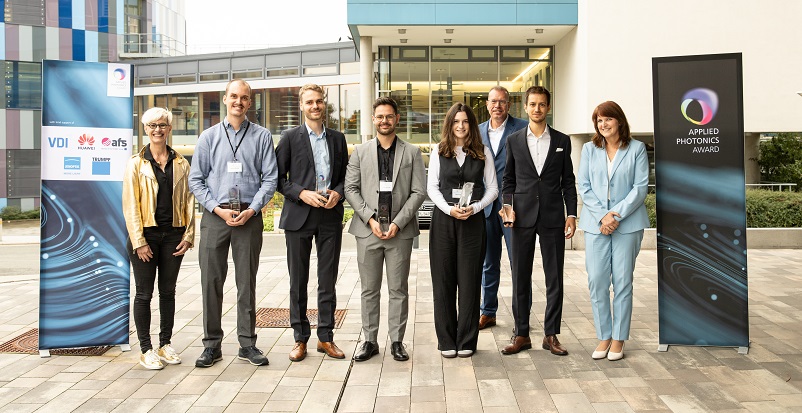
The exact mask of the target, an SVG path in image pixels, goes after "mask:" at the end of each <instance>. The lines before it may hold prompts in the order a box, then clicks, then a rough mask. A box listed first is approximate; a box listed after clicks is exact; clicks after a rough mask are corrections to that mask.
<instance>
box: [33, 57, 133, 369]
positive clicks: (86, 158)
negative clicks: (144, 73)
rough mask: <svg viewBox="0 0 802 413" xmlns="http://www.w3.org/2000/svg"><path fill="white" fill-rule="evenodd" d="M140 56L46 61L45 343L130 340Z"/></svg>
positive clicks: (41, 317)
mask: <svg viewBox="0 0 802 413" xmlns="http://www.w3.org/2000/svg"><path fill="white" fill-rule="evenodd" d="M131 79H132V71H131V65H128V64H111V63H91V62H71V61H55V60H45V61H44V62H42V142H41V149H42V202H41V205H42V227H41V250H40V255H39V260H40V274H41V276H40V283H39V350H40V353H41V354H42V355H47V354H48V350H50V349H56V348H71V347H89V346H100V345H122V346H123V347H124V348H128V329H129V326H128V324H129V322H128V314H129V292H130V291H129V290H130V275H129V261H128V254H127V253H126V251H125V242H126V237H127V232H126V229H125V221H124V219H123V215H122V209H121V202H122V179H123V173H124V171H125V164H126V162H127V160H128V158H130V156H131V145H132V137H133V82H132V81H131Z"/></svg>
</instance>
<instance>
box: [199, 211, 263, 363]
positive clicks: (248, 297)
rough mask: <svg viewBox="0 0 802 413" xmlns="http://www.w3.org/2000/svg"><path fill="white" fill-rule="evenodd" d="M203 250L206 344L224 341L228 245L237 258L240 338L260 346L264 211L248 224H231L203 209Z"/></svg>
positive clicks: (212, 345)
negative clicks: (258, 326) (259, 273)
mask: <svg viewBox="0 0 802 413" xmlns="http://www.w3.org/2000/svg"><path fill="white" fill-rule="evenodd" d="M200 231H201V238H200V251H198V260H199V261H200V269H201V290H202V295H203V346H204V347H207V348H220V345H221V343H222V341H223V335H224V332H223V327H222V326H221V318H222V316H223V285H224V284H225V282H226V275H227V274H228V248H229V246H230V247H231V252H232V258H233V260H234V281H235V282H236V285H237V337H238V340H239V345H240V347H249V346H255V345H256V271H258V270H259V253H260V252H261V250H262V214H261V213H257V214H256V215H254V216H252V217H251V218H250V219H249V220H248V221H247V222H246V223H245V225H242V226H238V227H230V226H228V225H226V222H225V221H224V220H223V219H222V218H220V217H218V216H217V215H216V214H214V213H212V212H209V211H208V210H205V209H204V211H203V220H201V225H200Z"/></svg>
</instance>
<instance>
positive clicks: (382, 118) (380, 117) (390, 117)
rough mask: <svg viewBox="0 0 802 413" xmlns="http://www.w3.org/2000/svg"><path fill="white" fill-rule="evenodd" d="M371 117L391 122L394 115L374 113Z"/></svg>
mask: <svg viewBox="0 0 802 413" xmlns="http://www.w3.org/2000/svg"><path fill="white" fill-rule="evenodd" d="M373 119H376V120H377V121H379V122H384V120H385V119H387V120H388V121H391V122H392V120H393V119H395V115H375V116H373Z"/></svg>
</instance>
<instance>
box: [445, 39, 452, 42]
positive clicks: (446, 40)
mask: <svg viewBox="0 0 802 413" xmlns="http://www.w3.org/2000/svg"><path fill="white" fill-rule="evenodd" d="M443 43H451V39H443Z"/></svg>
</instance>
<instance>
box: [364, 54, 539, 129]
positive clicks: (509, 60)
mask: <svg viewBox="0 0 802 413" xmlns="http://www.w3.org/2000/svg"><path fill="white" fill-rule="evenodd" d="M378 68H379V94H380V95H383V96H391V97H393V98H395V99H396V100H397V101H398V102H399V106H400V107H399V111H400V112H401V123H400V125H399V128H398V134H399V136H402V137H403V138H404V139H405V140H407V141H409V142H412V143H416V144H432V143H437V142H439V140H440V133H441V132H440V128H441V127H442V121H443V118H444V117H445V114H446V112H447V111H448V109H449V108H450V107H451V105H453V104H454V103H455V102H462V103H465V104H467V105H469V106H470V107H471V108H473V110H474V113H475V114H476V116H477V118H478V119H479V122H484V121H486V120H487V119H488V117H489V115H488V112H487V109H486V107H485V103H486V101H487V92H488V91H489V90H490V88H492V87H493V86H496V85H501V86H504V87H506V88H507V89H508V90H509V91H510V100H511V104H512V105H511V107H510V113H511V114H512V115H513V116H517V117H525V114H524V111H523V106H524V105H523V102H522V97H523V93H524V92H525V91H526V89H527V88H529V87H530V86H544V87H546V88H548V89H549V90H550V91H552V92H554V91H553V79H552V71H553V60H552V48H551V47H525V46H495V47H494V46H477V47H439V46H432V47H429V46H408V47H388V46H385V47H380V48H379V65H378ZM552 99H554V93H552ZM552 107H553V103H552ZM550 117H551V115H550ZM550 121H551V119H549V122H550Z"/></svg>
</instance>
